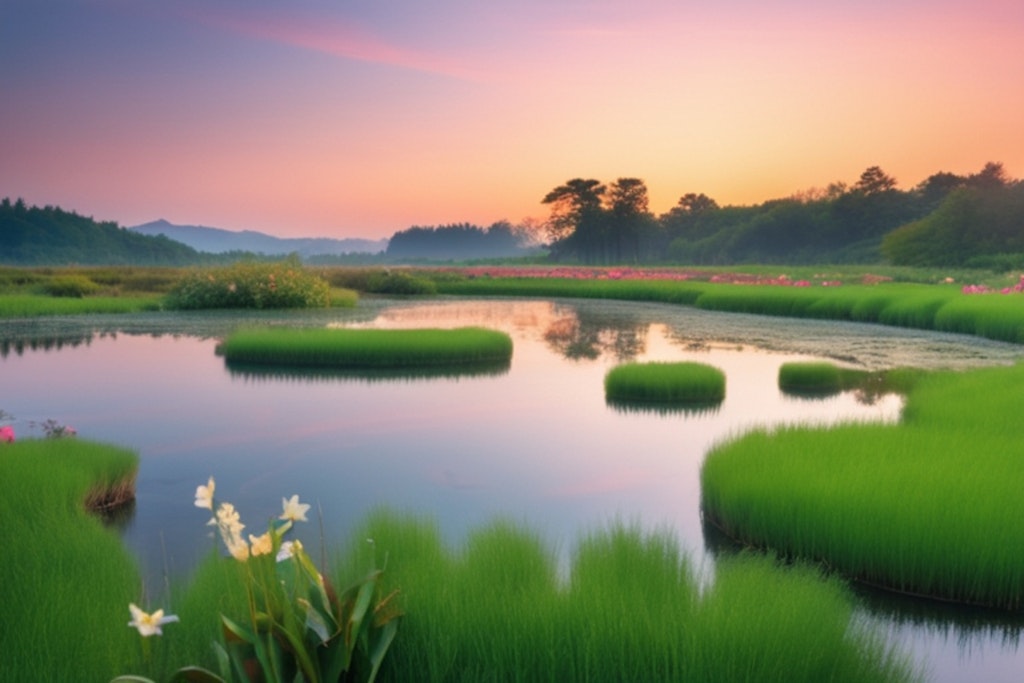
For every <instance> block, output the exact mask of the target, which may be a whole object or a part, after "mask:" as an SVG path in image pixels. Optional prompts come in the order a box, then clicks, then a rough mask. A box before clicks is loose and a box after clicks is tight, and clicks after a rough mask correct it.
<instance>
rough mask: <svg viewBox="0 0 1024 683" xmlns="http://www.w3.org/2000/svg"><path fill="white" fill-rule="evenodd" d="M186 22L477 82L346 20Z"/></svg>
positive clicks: (202, 18)
mask: <svg viewBox="0 0 1024 683" xmlns="http://www.w3.org/2000/svg"><path fill="white" fill-rule="evenodd" d="M187 18H188V19H190V20H191V21H194V22H196V23H200V24H203V25H206V26H212V27H215V28H217V29H220V30H225V31H229V32H231V33H236V34H239V35H243V36H247V37H250V38H255V39H258V40H265V41H269V42H272V43H277V44H281V45H289V46H292V47H298V48H301V49H304V50H311V51H314V52H320V53H322V54H328V55H331V56H334V57H338V58H340V59H345V60H351V61H358V62H366V63H371V64H385V65H388V66H393V67H397V68H400V69H409V70H413V71H420V72H424V73H430V74H437V75H441V76H445V77H448V78H455V79H458V80H466V81H480V80H482V74H481V73H479V72H478V71H477V70H475V69H472V68H469V67H466V66H465V65H464V64H462V63H460V62H459V61H457V60H454V59H451V58H448V57H446V56H444V55H438V54H432V53H428V52H421V51H417V50H414V49H410V48H406V47H404V46H401V45H398V44H394V43H391V42H388V41H386V40H384V39H382V38H380V37H378V36H376V35H374V34H373V33H371V32H370V31H368V30H366V29H364V28H363V27H361V26H359V25H358V24H357V23H355V22H352V21H345V20H340V19H337V18H333V17H324V16H317V17H313V16H309V15H301V14H298V13H281V12H266V11H263V12H260V11H256V10H253V11H246V10H240V11H235V12H231V13H226V12H224V11H222V10H217V9H215V8H207V7H194V8H192V9H191V10H190V11H189V12H188V17H187Z"/></svg>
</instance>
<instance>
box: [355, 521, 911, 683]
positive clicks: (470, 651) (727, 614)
mask: <svg viewBox="0 0 1024 683" xmlns="http://www.w3.org/2000/svg"><path fill="white" fill-rule="evenodd" d="M353 537H354V538H356V539H358V541H357V542H355V543H354V545H353V548H352V549H351V550H350V552H348V553H347V554H346V555H345V560H346V561H347V563H348V565H347V566H348V569H347V572H348V573H349V574H351V575H353V576H357V575H358V574H359V573H360V571H362V570H363V569H365V567H368V566H370V562H371V558H376V559H377V561H380V560H381V558H386V561H387V570H386V574H385V580H386V582H387V584H388V585H387V586H385V587H384V590H390V589H391V588H392V587H394V588H399V589H400V590H401V593H400V595H399V597H400V599H401V601H402V608H403V609H404V611H405V616H404V617H403V622H402V626H401V629H400V631H399V636H398V638H397V639H396V641H395V642H394V644H393V645H392V648H391V650H390V651H389V654H388V658H387V659H386V660H385V663H384V668H383V669H382V671H381V676H380V679H379V680H382V681H407V680H417V681H427V682H431V681H552V682H555V681H558V682H563V681H569V682H571V681H589V682H592V683H601V682H602V681H712V680H728V681H783V680H784V681H814V682H818V681H875V682H877V681H910V680H920V679H921V675H920V672H919V671H917V670H915V668H914V667H913V666H911V665H910V664H909V660H908V659H907V658H906V657H905V656H904V655H903V654H901V653H900V652H898V651H895V650H893V649H892V648H890V647H888V646H886V645H885V643H884V642H883V640H882V638H881V637H880V635H879V634H876V633H874V632H871V631H868V630H866V629H864V628H862V627H860V626H859V625H858V624H857V623H856V621H855V619H854V617H853V609H852V602H851V598H850V596H849V594H848V593H847V590H846V588H845V587H844V586H843V585H842V584H841V583H840V582H838V581H836V580H826V579H823V578H822V577H821V575H820V574H819V573H818V572H817V571H816V570H814V569H809V568H807V567H791V568H780V567H779V566H778V565H777V563H775V562H774V561H773V560H772V559H770V558H767V557H755V556H743V557H741V558H737V559H734V560H731V561H723V562H721V563H720V567H719V569H718V570H717V572H716V575H715V578H714V583H713V587H712V588H711V589H710V590H706V591H703V590H702V589H701V588H700V579H701V576H700V574H699V572H697V571H695V569H694V568H693V566H692V563H691V562H690V560H689V559H688V557H687V555H686V554H685V552H683V551H682V550H681V549H680V547H679V545H678V542H677V540H676V537H675V536H674V534H672V533H671V532H669V531H667V530H657V531H653V532H644V531H642V530H641V529H640V528H639V527H638V526H637V525H632V524H626V523H622V522H614V523H612V524H610V525H608V526H607V527H606V528H603V529H598V530H595V531H593V532H590V533H588V534H585V535H584V536H582V537H581V539H580V541H579V543H578V544H577V545H576V547H575V549H574V550H573V552H572V554H571V558H570V566H569V567H568V568H567V570H566V571H564V572H562V573H560V572H559V570H558V562H557V558H556V553H554V552H553V550H552V549H551V548H550V547H549V546H548V545H546V544H545V543H544V541H543V539H542V538H541V537H540V536H539V535H538V534H537V533H535V532H534V531H531V530H529V529H525V528H523V527H522V526H519V525H516V524H513V523H510V522H507V521H497V522H494V523H492V524H490V525H487V526H484V527H482V528H480V529H478V530H476V531H475V532H473V533H471V535H470V536H469V538H468V539H467V541H466V542H465V543H464V544H463V545H462V546H461V547H457V548H452V547H450V546H447V545H445V544H444V543H443V542H442V540H441V537H440V534H439V532H438V530H437V527H436V525H433V524H431V523H430V522H429V521H425V520H423V519H422V518H417V517H412V516H404V515H401V514H398V513H395V512H393V511H378V512H376V513H375V514H373V515H371V516H370V517H369V518H368V520H367V521H366V522H365V523H364V525H363V526H362V527H361V528H360V529H359V530H358V531H357V532H356V533H355V534H354V535H353ZM364 539H372V540H371V542H367V541H366V540H364Z"/></svg>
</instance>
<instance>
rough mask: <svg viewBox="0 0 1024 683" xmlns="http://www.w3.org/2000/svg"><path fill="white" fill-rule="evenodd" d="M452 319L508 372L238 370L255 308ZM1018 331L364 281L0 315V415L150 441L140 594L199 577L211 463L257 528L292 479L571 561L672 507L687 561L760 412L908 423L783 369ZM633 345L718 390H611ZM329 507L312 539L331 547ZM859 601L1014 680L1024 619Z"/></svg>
mask: <svg viewBox="0 0 1024 683" xmlns="http://www.w3.org/2000/svg"><path fill="white" fill-rule="evenodd" d="M253 322H259V323H262V324H275V325H276V324H286V325H301V326H331V325H334V326H342V325H344V326H373V327H457V326H464V325H482V326H486V327H491V328H495V329H500V330H504V331H506V332H508V333H509V334H510V335H511V336H512V338H513V341H514V344H515V350H514V355H513V359H512V362H511V365H510V367H509V368H508V369H507V371H501V372H490V373H484V374H479V375H457V374H452V375H441V376H435V377H411V376H404V377H403V376H397V377H396V376H383V375H379V374H377V375H372V374H366V373H363V374H340V373H333V374H331V373H319V374H316V373H290V372H287V371H269V372H268V371H264V372H253V371H247V370H244V369H238V368H230V367H228V366H226V364H225V362H224V360H223V358H221V357H220V356H218V355H217V353H216V346H217V342H218V340H219V338H221V337H222V336H223V335H224V334H226V333H227V332H228V331H230V330H231V329H233V328H235V327H237V326H239V325H241V324H251V323H253ZM1022 354H1024V349H1022V348H1021V347H1019V346H1014V345H1009V344H1002V343H997V342H990V341H986V340H981V339H977V338H972V337H965V336H959V335H948V334H939V333H932V332H922V331H914V330H901V329H894V328H886V327H880V326H872V325H859V324H852V323H837V322H828V321H810V320H790V319H779V318H766V317H760V316H752V315H738V314H725V313H711V312H705V311H700V310H696V309H692V308H685V307H677V306H668V305H660V304H641V303H632V302H599V301H575V300H572V301H570V300H526V299H523V300H517V299H501V300H484V299H468V300H467V299H434V300H430V301H429V302H410V301H399V300H388V299H366V300H364V301H362V302H361V303H360V305H359V307H357V308H356V309H351V310H330V311H315V312H301V313H299V312H276V313H245V314H240V313H235V312H220V313H202V314H177V313H164V314H138V315H132V316H91V317H68V318H50V319H45V320H22V321H0V409H3V410H5V411H6V412H8V413H10V414H11V415H13V416H14V418H15V419H16V422H15V428H16V430H17V432H18V434H19V435H28V434H32V433H33V432H34V433H35V434H37V435H38V434H39V433H40V428H39V426H38V425H39V423H41V422H42V421H44V420H47V419H54V420H56V421H57V422H58V423H61V424H66V425H70V426H73V427H74V428H75V429H77V430H78V432H79V434H80V435H82V437H84V438H89V439H95V440H100V441H108V442H112V443H116V444H120V445H124V446H127V447H130V448H133V449H135V450H137V451H138V452H139V453H140V455H141V467H140V472H139V478H138V490H137V493H138V497H137V501H136V504H135V506H134V508H133V509H132V510H131V511H130V512H129V513H128V514H127V515H125V517H124V518H123V519H120V520H119V521H118V522H117V525H118V527H119V529H120V532H121V533H122V535H123V538H124V539H125V543H126V544H127V545H128V547H129V548H130V549H131V550H132V551H133V552H134V553H135V554H136V555H137V557H138V558H139V561H140V564H141V566H142V567H143V571H144V574H145V576H146V584H147V590H148V591H150V593H151V594H153V595H156V596H159V594H160V592H161V591H163V590H164V588H163V586H164V584H165V581H166V580H168V579H176V578H180V577H183V576H187V574H188V572H189V571H190V569H191V568H192V567H194V566H195V564H196V563H197V561H198V560H199V558H200V557H201V556H203V555H205V554H206V553H208V552H209V549H210V547H211V544H212V541H211V540H210V538H209V528H208V527H206V526H205V522H206V520H207V515H204V511H202V510H199V509H197V508H195V507H194V506H193V504H192V500H193V495H194V492H195V488H196V486H197V485H198V484H201V483H205V482H206V480H207V478H208V477H209V476H211V475H213V476H215V477H216V480H217V495H218V499H219V500H221V501H230V502H232V503H234V504H235V505H236V507H238V509H239V510H240V512H241V515H242V519H243V521H246V522H247V523H248V524H249V529H250V530H251V531H254V532H258V530H259V528H260V527H261V526H262V523H263V521H264V520H266V519H268V518H270V517H271V516H273V515H276V514H278V512H279V511H280V500H281V498H282V497H286V496H291V495H292V494H299V496H300V498H301V499H302V500H303V501H305V502H310V503H313V504H314V512H315V513H316V514H317V516H319V517H320V518H321V519H322V525H323V529H324V531H325V534H326V537H327V539H328V542H329V543H330V544H332V545H340V544H341V543H343V542H344V541H345V540H346V539H347V537H348V536H349V534H350V533H351V531H352V529H353V526H354V525H355V524H357V523H358V522H359V521H360V520H361V519H363V517H364V516H365V514H366V513H367V512H368V511H369V510H371V509H373V508H375V507H377V506H381V505H385V506H388V507H391V508H394V509H397V510H402V511H412V512H415V513H417V514H422V515H427V516H429V517H431V518H433V519H435V520H437V522H438V524H439V527H440V528H441V530H442V532H443V534H444V535H445V537H446V539H448V540H449V541H450V542H451V543H453V544H456V543H459V542H460V540H461V539H462V538H464V536H465V534H466V532H467V531H468V530H470V529H473V528H476V527H479V526H480V525H482V524H484V523H486V522H488V521H491V520H493V519H494V518H495V517H499V516H500V517H504V518H507V519H511V520H513V521H517V522H522V523H524V524H525V525H527V526H529V527H531V528H533V529H535V530H537V531H539V532H541V533H542V534H543V535H544V536H545V537H546V538H547V539H548V540H549V541H550V543H551V544H552V545H553V546H554V547H556V548H558V549H559V551H560V553H562V556H563V557H564V556H565V554H567V553H568V552H569V551H570V550H571V545H572V543H573V541H574V539H575V538H576V537H577V536H578V535H579V533H580V532H581V531H586V530H589V529H592V528H594V527H596V526H600V525H603V524H605V523H608V522H610V521H612V520H614V519H616V518H621V519H626V520H628V521H637V522H639V523H641V524H642V525H644V526H645V527H648V528H653V527H656V526H664V525H669V526H671V527H672V528H673V529H675V530H676V531H677V532H678V534H679V537H680V539H681V541H682V543H683V545H684V546H685V547H686V548H688V550H689V551H690V553H691V555H692V557H693V560H694V563H695V564H697V565H707V566H710V565H712V564H713V561H714V554H715V552H718V551H717V550H716V548H718V547H719V544H718V541H716V540H715V539H714V538H712V537H710V536H709V534H706V533H705V530H704V529H702V525H701V521H700V515H699V503H700V489H699V480H698V475H699V468H700V465H701V461H702V459H703V456H704V453H705V452H706V451H707V449H708V448H709V447H710V446H711V445H713V444H714V443H716V442H717V441H720V440H722V439H725V438H728V437H730V436H734V435H736V434H739V433H742V431H743V430H745V429H748V428H750V427H752V426H754V425H774V424H782V423H787V422H795V421H799V422H814V423H820V424H830V423H835V422H837V421H846V420H876V421H878V420H886V421H894V420H897V419H898V418H899V414H900V409H901V406H902V401H901V399H900V398H899V397H898V396H894V395H886V396H863V395H857V394H855V393H852V392H847V393H843V394H839V395H836V396H832V397H829V398H825V399H817V400H809V399H799V398H792V397H787V396H786V395H784V394H783V393H781V392H780V391H779V389H778V387H777V375H778V369H779V366H780V365H781V364H782V363H785V362H789V361H799V360H820V359H830V360H833V361H836V362H840V363H843V364H846V365H850V366H856V367H863V368H866V369H883V368H888V367H897V366H915V367H926V368H937V367H969V366H977V365H991V364H999V363H1010V362H1014V361H1016V360H1017V359H1019V358H1020V357H1021V356H1022ZM626 360H638V361H648V360H691V361H698V362H702V363H708V364H711V365H715V366H717V367H719V368H721V369H722V370H723V371H724V372H725V374H726V378H727V387H726V399H725V401H724V402H723V403H722V404H721V405H720V406H719V407H717V408H716V409H713V410H704V411H699V412H682V411H675V412H671V411H669V412H665V411H662V412H659V411H654V410H623V409H621V408H613V407H610V406H608V405H607V404H606V403H605V399H604V390H603V379H604V375H605V373H606V372H607V371H608V370H609V369H611V368H612V367H614V366H615V365H616V364H618V363H620V362H623V361H626ZM319 526H320V525H319V524H317V523H313V524H310V525H306V526H305V528H304V529H303V530H302V534H301V535H300V538H302V540H303V542H304V543H306V544H307V545H309V546H310V547H314V548H316V547H319V546H320V544H321V541H320V529H319ZM859 600H860V603H861V606H860V608H859V613H860V614H862V615H863V618H865V619H868V620H871V621H875V622H877V623H878V624H879V625H880V626H881V627H882V628H883V629H886V630H887V632H889V633H890V634H891V637H892V638H893V639H896V640H898V641H900V642H903V643H906V644H907V646H908V647H909V648H911V650H912V651H913V653H914V655H915V656H916V657H917V658H919V659H920V660H921V661H926V662H928V665H929V667H930V672H931V677H930V679H929V680H933V681H942V682H949V683H952V682H953V681H968V680H986V681H1011V680H1013V681H1016V680H1019V679H1020V676H1021V674H1022V673H1024V659H1022V658H1021V657H1020V656H1018V653H1017V648H1018V644H1019V640H1020V632H1021V628H1022V626H1024V621H1022V620H1021V619H1020V618H1017V617H1012V616H1008V615H1004V614H992V613H988V612H971V611H966V610H961V609H953V608H949V607H946V608H941V607H937V606H934V605H922V604H920V603H915V602H911V601H904V600H896V599H894V598H893V597H892V596H887V595H883V596H879V595H872V594H867V593H864V594H863V595H860V597H859Z"/></svg>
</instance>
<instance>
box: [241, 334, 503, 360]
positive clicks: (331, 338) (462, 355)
mask: <svg viewBox="0 0 1024 683" xmlns="http://www.w3.org/2000/svg"><path fill="white" fill-rule="evenodd" d="M221 353H222V354H223V355H224V357H225V359H226V360H227V361H229V362H232V363H243V364H269V365H276V366H288V365H293V366H306V367H343V368H415V367H444V366H458V365H466V366H470V365H485V364H494V363H504V364H507V363H508V362H509V361H510V359H511V357H512V339H511V337H509V336H508V335H507V334H505V333H503V332H498V331H495V330H487V329H483V328H479V327H463V328H458V329H405V330H381V329H285V328H259V329H244V330H238V331H236V332H234V333H232V334H231V335H229V336H228V337H227V339H225V340H224V342H223V344H222V345H221Z"/></svg>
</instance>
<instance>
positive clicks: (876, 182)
mask: <svg viewBox="0 0 1024 683" xmlns="http://www.w3.org/2000/svg"><path fill="white" fill-rule="evenodd" d="M895 189H896V179H895V178H893V177H892V176H891V175H888V174H886V172H885V171H883V170H882V169H881V167H879V166H871V167H869V168H867V169H866V170H865V171H864V172H863V173H861V174H860V179H859V180H858V181H857V183H856V184H855V185H854V186H853V191H854V192H860V193H861V194H864V195H873V194H880V193H882V192H888V191H890V190H895Z"/></svg>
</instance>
